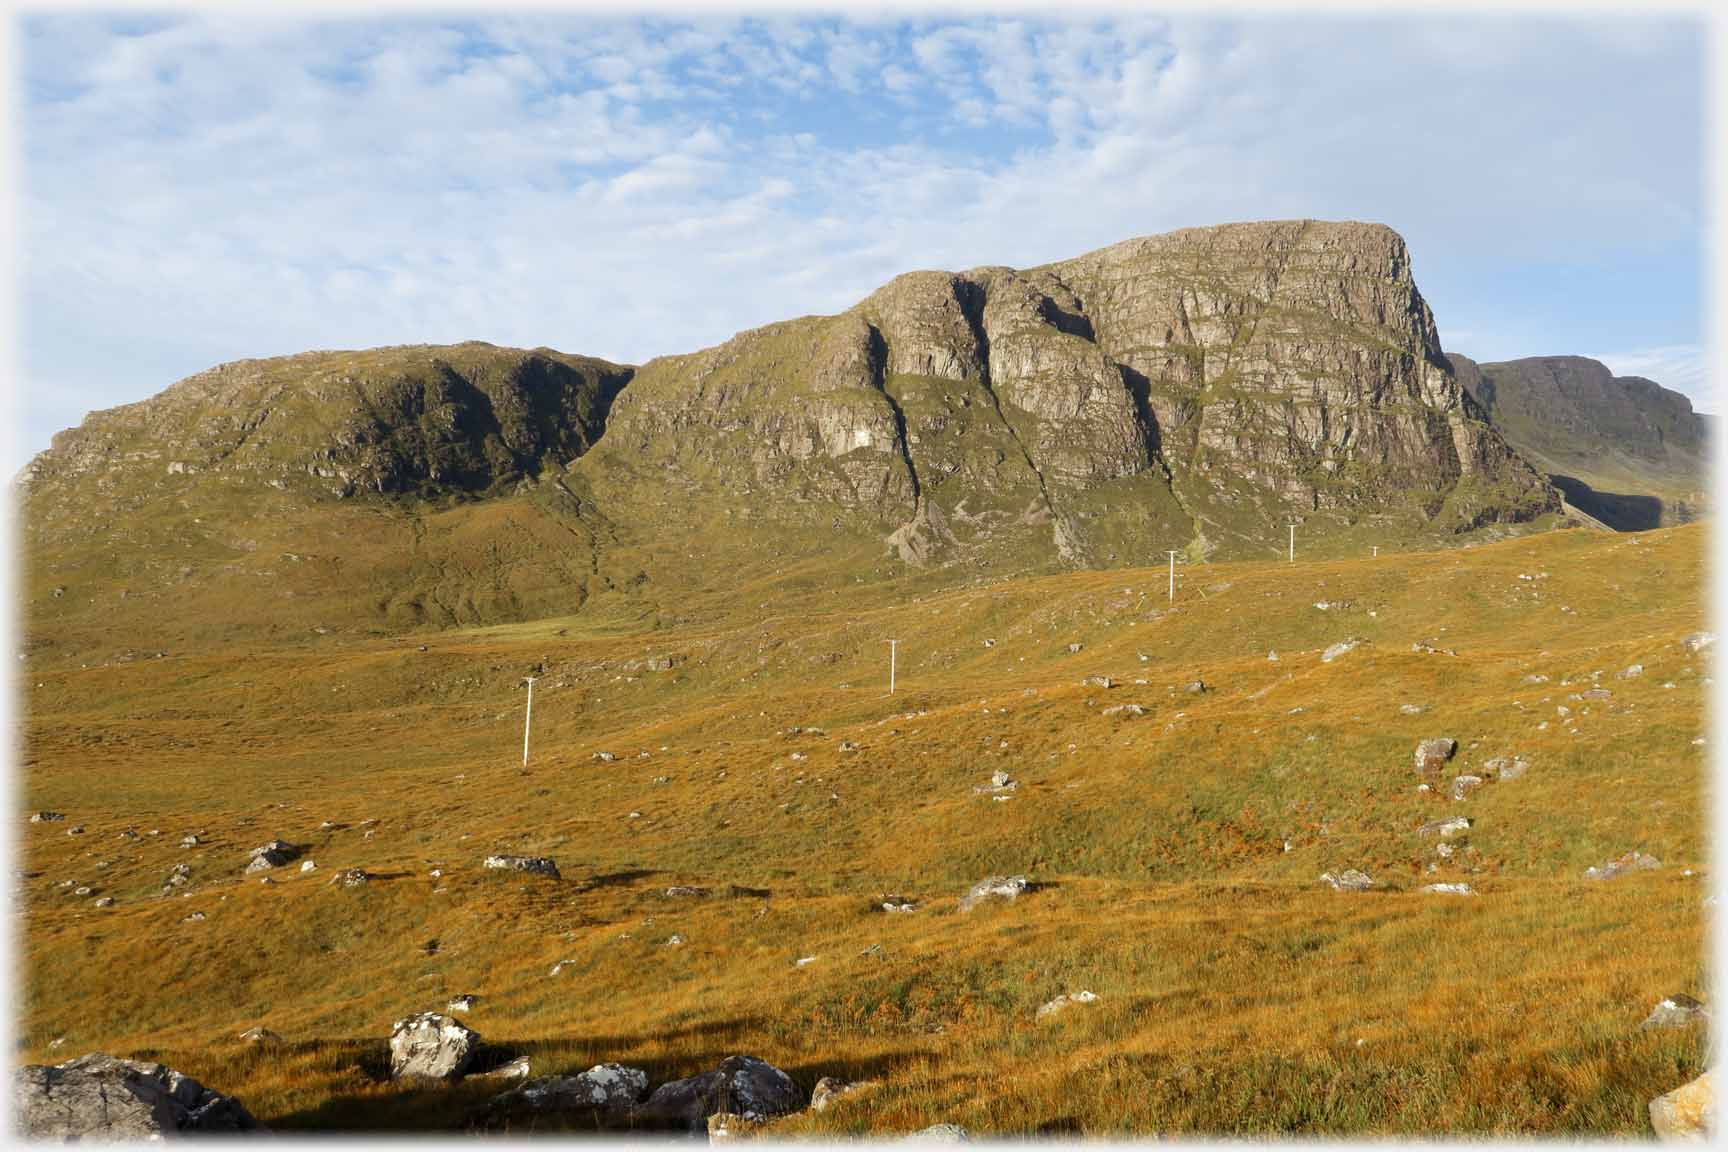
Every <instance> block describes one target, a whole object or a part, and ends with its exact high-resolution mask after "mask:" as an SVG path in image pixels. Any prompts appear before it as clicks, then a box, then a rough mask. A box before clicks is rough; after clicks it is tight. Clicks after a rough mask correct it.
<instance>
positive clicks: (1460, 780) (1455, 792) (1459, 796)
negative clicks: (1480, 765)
mask: <svg viewBox="0 0 1728 1152" xmlns="http://www.w3.org/2000/svg"><path fill="white" fill-rule="evenodd" d="M1483 783H1484V781H1483V779H1482V777H1480V776H1470V775H1464V776H1454V777H1453V778H1452V799H1454V800H1463V799H1465V798H1466V797H1467V796H1469V795H1470V793H1472V792H1474V791H1475V790H1476V789H1478V788H1480V787H1481V786H1482V785H1483Z"/></svg>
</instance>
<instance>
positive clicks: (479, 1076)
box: [469, 1056, 533, 1080]
mask: <svg viewBox="0 0 1728 1152" xmlns="http://www.w3.org/2000/svg"><path fill="white" fill-rule="evenodd" d="M532 1070H533V1069H532V1065H531V1063H530V1062H529V1059H528V1057H526V1056H518V1057H516V1059H514V1060H512V1061H510V1062H509V1063H507V1064H500V1065H498V1067H496V1068H494V1069H492V1070H491V1071H490V1072H476V1073H474V1074H473V1075H472V1076H470V1077H469V1079H470V1080H526V1079H528V1076H529V1073H530V1072H531V1071H532Z"/></svg>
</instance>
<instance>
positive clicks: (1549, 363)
mask: <svg viewBox="0 0 1728 1152" xmlns="http://www.w3.org/2000/svg"><path fill="white" fill-rule="evenodd" d="M1448 359H1449V361H1450V362H1451V365H1452V368H1453V371H1454V372H1456V373H1457V377H1458V382H1459V383H1460V384H1461V385H1463V387H1464V389H1465V390H1466V391H1467V392H1468V393H1469V394H1470V395H1471V397H1473V398H1474V399H1475V401H1476V402H1477V403H1478V404H1479V405H1481V407H1482V409H1483V411H1485V412H1486V413H1487V414H1488V418H1489V419H1490V420H1491V421H1493V423H1494V426H1495V427H1496V428H1498V429H1499V430H1500V432H1501V433H1502V434H1503V435H1504V436H1505V437H1506V440H1507V442H1508V443H1510V444H1511V445H1512V446H1513V447H1514V448H1516V449H1517V450H1518V453H1519V454H1520V455H1521V456H1523V457H1524V458H1525V459H1526V460H1529V461H1530V462H1531V463H1532V464H1534V465H1536V466H1537V467H1538V468H1540V469H1542V470H1543V471H1544V472H1546V473H1547V474H1548V477H1549V479H1550V480H1552V481H1553V482H1554V483H1555V485H1556V486H1557V487H1559V488H1560V490H1561V491H1562V492H1563V493H1565V495H1566V499H1567V501H1568V502H1569V503H1570V504H1572V506H1573V507H1575V508H1578V509H1579V510H1580V511H1582V512H1585V513H1587V514H1589V515H1590V516H1593V517H1595V518H1596V519H1598V520H1600V521H1602V522H1603V523H1605V524H1607V525H1609V526H1610V527H1613V528H1619V529H1622V530H1633V531H1635V530H1638V529H1644V528H1654V527H1657V526H1658V525H1661V524H1677V523H1684V522H1685V521H1687V520H1691V519H1693V518H1694V517H1696V516H1698V515H1700V514H1701V512H1702V511H1703V509H1704V508H1705V506H1706V503H1707V501H1708V499H1709V488H1710V473H1709V467H1710V449H1709V442H1708V433H1709V426H1708V423H1707V421H1706V418H1705V417H1704V416H1701V415H1699V414H1697V413H1695V412H1693V411H1692V402H1691V401H1690V400H1688V399H1687V398H1686V397H1685V396H1683V395H1681V394H1680V393H1678V392H1674V391H1671V390H1669V389H1667V388H1664V387H1662V386H1661V385H1659V384H1657V383H1655V382H1654V381H1651V380H1646V379H1644V378H1643V377H1641V376H1615V375H1614V374H1613V373H1611V372H1609V370H1608V368H1607V367H1606V366H1605V365H1603V364H1602V363H1600V362H1599V361H1596V360H1590V359H1587V358H1585V357H1582V356H1533V357H1529V358H1527V359H1523V360H1507V361H1503V362H1499V363H1488V364H1477V363H1475V362H1474V361H1472V360H1470V359H1469V358H1468V357H1465V356H1460V355H1458V354H1456V353H1453V354H1452V355H1451V356H1449V357H1448Z"/></svg>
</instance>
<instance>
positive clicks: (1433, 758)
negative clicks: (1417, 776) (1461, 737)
mask: <svg viewBox="0 0 1728 1152" xmlns="http://www.w3.org/2000/svg"><path fill="white" fill-rule="evenodd" d="M1456 751H1458V741H1456V740H1454V739H1452V738H1451V737H1450V736H1441V737H1436V738H1435V739H1432V740H1424V741H1422V742H1421V743H1420V744H1418V745H1416V771H1418V772H1421V773H1423V774H1424V775H1427V774H1429V773H1432V772H1438V771H1440V770H1441V769H1442V768H1444V767H1446V761H1448V760H1450V759H1452V754H1453V753H1454V752H1456Z"/></svg>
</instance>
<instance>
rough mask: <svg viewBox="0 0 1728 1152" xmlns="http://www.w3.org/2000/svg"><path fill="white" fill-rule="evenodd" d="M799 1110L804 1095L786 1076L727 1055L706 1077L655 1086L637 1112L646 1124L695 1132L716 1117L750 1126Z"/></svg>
mask: <svg viewBox="0 0 1728 1152" xmlns="http://www.w3.org/2000/svg"><path fill="white" fill-rule="evenodd" d="M802 1107H804V1093H803V1092H802V1091H801V1090H800V1089H799V1087H798V1085H797V1084H795V1083H793V1081H792V1078H791V1077H790V1076H788V1075H786V1073H784V1072H782V1071H780V1069H778V1068H776V1067H774V1066H773V1065H772V1064H769V1063H768V1062H767V1061H765V1060H758V1059H757V1058H756V1057H754V1056H728V1057H727V1058H726V1059H725V1060H723V1061H721V1063H720V1066H719V1067H718V1068H715V1069H714V1070H713V1071H711V1072H703V1073H701V1074H700V1075H696V1076H689V1077H686V1078H685V1079H683V1080H673V1081H671V1082H670V1083H667V1084H662V1085H660V1087H658V1088H656V1089H655V1090H654V1092H653V1094H652V1095H651V1096H649V1097H648V1099H647V1101H646V1102H644V1103H643V1105H642V1106H641V1108H640V1109H639V1110H638V1111H639V1113H640V1114H641V1115H642V1116H644V1117H646V1118H647V1119H650V1120H657V1121H661V1122H664V1123H674V1124H680V1125H683V1126H685V1127H688V1128H690V1129H691V1130H692V1131H700V1130H701V1129H702V1128H703V1126H704V1125H705V1124H706V1122H707V1119H708V1117H710V1116H712V1115H714V1114H715V1113H717V1112H730V1113H733V1114H735V1115H738V1116H742V1117H743V1118H744V1119H746V1120H753V1121H754V1120H765V1119H768V1118H769V1117H771V1116H780V1115H783V1114H785V1113H787V1112H796V1111H798V1110H799V1109H800V1108H802Z"/></svg>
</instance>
